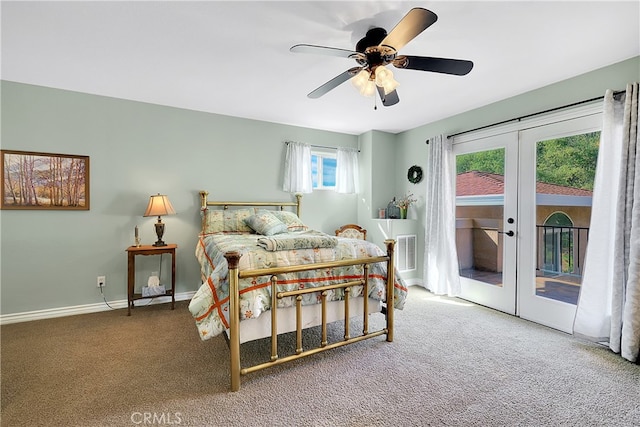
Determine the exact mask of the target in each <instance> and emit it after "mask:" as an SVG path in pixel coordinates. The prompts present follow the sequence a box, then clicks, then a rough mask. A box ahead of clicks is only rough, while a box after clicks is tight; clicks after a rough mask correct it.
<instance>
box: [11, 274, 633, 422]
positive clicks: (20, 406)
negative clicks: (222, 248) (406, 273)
mask: <svg viewBox="0 0 640 427" xmlns="http://www.w3.org/2000/svg"><path fill="white" fill-rule="evenodd" d="M377 322H378V323H379V320H378V321H377ZM340 329H341V328H340V327H335V328H333V329H332V333H333V335H334V337H337V336H339V335H340ZM0 332H1V344H2V353H1V355H2V360H1V362H2V365H1V369H2V376H1V380H2V384H1V385H2V387H1V391H2V413H1V416H2V418H1V425H2V426H7V427H9V426H136V425H185V426H249V425H252V426H293V425H297V426H392V425H393V426H396V425H397V426H634V425H636V426H637V425H640V366H638V365H635V364H631V363H629V362H627V361H625V360H623V359H621V358H619V357H618V356H616V355H614V354H612V353H611V352H610V351H609V350H607V349H605V348H602V347H600V346H598V345H595V344H591V343H588V342H585V341H581V340H578V339H575V338H573V337H571V336H569V335H566V334H563V333H561V332H557V331H554V330H551V329H548V328H545V327H542V326H538V325H535V324H533V323H530V322H526V321H523V320H521V319H518V318H514V317H511V316H508V315H504V314H502V313H498V312H495V311H493V310H489V309H486V308H483V307H478V306H474V305H472V304H469V303H467V302H464V301H461V300H455V299H448V298H438V297H434V296H433V295H431V294H430V293H428V292H426V291H425V290H424V289H422V288H419V287H411V288H410V292H409V300H408V302H407V306H406V307H405V309H404V310H403V311H398V312H396V332H395V341H394V342H393V343H387V342H385V341H384V337H380V338H375V339H373V340H367V341H364V342H361V343H358V344H354V345H350V346H347V347H343V348H340V349H336V350H334V351H331V352H327V353H324V354H319V355H315V356H311V357H308V358H306V359H303V360H301V361H297V362H294V363H292V364H288V365H284V366H281V367H274V368H272V369H269V370H265V371H261V372H257V373H253V374H250V375H249V376H245V377H243V378H242V388H241V389H240V391H239V392H236V393H229V392H228V391H227V390H228V376H229V374H228V349H227V346H226V343H225V340H224V339H223V338H222V337H217V338H214V339H212V340H209V341H206V342H202V341H200V339H199V338H198V335H197V332H196V328H195V325H194V323H193V320H192V318H191V316H190V314H189V312H188V310H187V304H186V303H185V302H182V303H178V304H177V306H176V310H175V311H171V310H169V306H168V305H155V306H149V307H143V308H136V309H135V310H134V311H133V315H132V316H131V317H127V316H126V310H115V311H110V312H102V313H95V314H89V315H79V316H72V317H67V318H59V319H52V320H43V321H35V322H27V323H21V324H13V325H6V326H3V327H2V328H1V331H0ZM307 335H308V337H309V338H307V339H310V340H311V339H316V337H313V336H314V335H317V331H311V332H310V334H307ZM282 341H286V340H282ZM283 344H284V343H283ZM268 349H269V345H268V343H267V342H264V341H263V342H257V343H249V344H245V345H243V346H242V352H243V357H244V358H245V360H250V361H256V360H263V359H265V358H267V357H268ZM283 352H284V350H283ZM282 354H283V353H281V355H282Z"/></svg>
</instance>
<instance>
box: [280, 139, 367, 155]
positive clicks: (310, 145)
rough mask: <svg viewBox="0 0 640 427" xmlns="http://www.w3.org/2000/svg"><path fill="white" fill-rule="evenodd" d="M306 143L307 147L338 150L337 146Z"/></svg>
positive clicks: (287, 142)
mask: <svg viewBox="0 0 640 427" xmlns="http://www.w3.org/2000/svg"><path fill="white" fill-rule="evenodd" d="M290 142H293V141H285V142H284V143H285V144H287V145H289V143H290ZM308 145H309V147H314V148H324V149H327V150H338V148H339V147H328V146H326V145H315V144H308ZM359 152H360V150H358V153H359Z"/></svg>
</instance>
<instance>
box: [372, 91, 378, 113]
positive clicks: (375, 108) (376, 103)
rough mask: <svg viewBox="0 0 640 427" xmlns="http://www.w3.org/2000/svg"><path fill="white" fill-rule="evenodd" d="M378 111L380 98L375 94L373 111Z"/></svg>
mask: <svg viewBox="0 0 640 427" xmlns="http://www.w3.org/2000/svg"><path fill="white" fill-rule="evenodd" d="M377 109H378V97H377V96H376V94H375V93H374V94H373V110H374V111H375V110H377Z"/></svg>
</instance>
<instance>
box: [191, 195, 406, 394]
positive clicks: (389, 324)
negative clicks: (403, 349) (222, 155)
mask: <svg viewBox="0 0 640 427" xmlns="http://www.w3.org/2000/svg"><path fill="white" fill-rule="evenodd" d="M208 194H209V193H208V192H206V191H200V204H201V210H202V211H203V215H202V217H203V227H202V229H203V230H204V221H205V217H206V216H205V215H204V212H205V211H206V210H208V208H209V207H210V206H218V207H222V208H223V209H228V207H230V206H234V207H238V206H254V207H256V206H261V207H271V208H274V207H279V208H280V210H283V209H284V208H285V207H295V208H296V213H297V215H298V217H299V216H300V206H301V199H302V195H300V194H296V201H295V202H217V201H216V202H212V201H208V200H207V196H208ZM385 246H386V249H387V255H386V256H378V257H368V258H359V259H352V260H340V261H331V262H322V263H315V264H304V265H299V266H287V267H275V268H264V269H257V270H244V271H241V270H239V268H238V264H239V261H240V257H241V254H240V253H238V252H235V251H231V252H227V253H226V254H225V258H226V260H227V263H228V264H229V339H228V343H229V350H230V375H231V390H232V391H238V390H239V389H240V377H241V375H247V374H249V373H252V372H256V371H259V370H262V369H265V368H269V367H271V366H275V365H280V364H282V363H286V362H290V361H292V360H296V359H300V358H302V357H306V356H310V355H312V354H316V353H319V352H323V351H326V350H331V349H334V348H337V347H341V346H344V345H347V344H351V343H355V342H359V341H362V340H365V339H369V338H374V337H377V336H380V335H385V334H386V341H388V342H392V341H393V312H394V310H393V308H394V306H393V298H394V283H395V266H394V247H395V240H393V239H388V240H385ZM379 262H385V263H386V264H387V283H386V286H387V288H386V295H387V299H386V301H385V302H386V308H384V309H383V312H384V313H385V320H386V322H385V327H384V328H383V329H380V330H377V331H373V332H372V331H369V314H368V313H369V312H368V301H369V298H367V297H366V296H367V295H368V294H369V292H368V280H369V279H368V271H369V265H370V264H374V263H379ZM352 265H362V266H363V269H364V274H363V278H362V279H359V280H354V281H345V282H343V283H336V284H332V285H325V286H319V287H315V288H308V289H298V290H294V291H287V292H279V291H277V285H278V279H277V275H278V274H284V273H295V272H301V271H310V270H317V269H324V268H333V267H343V266H352ZM259 276H270V278H271V279H270V280H271V310H270V311H271V358H270V361H268V362H265V363H260V364H257V365H254V366H249V367H245V368H243V367H241V364H240V288H239V282H240V279H244V278H249V277H259ZM352 286H363V287H364V289H363V293H362V295H363V296H364V301H363V302H364V309H363V330H362V334H360V335H357V336H355V337H352V336H351V334H350V328H349V323H350V322H349V319H350V317H351V316H350V313H349V293H350V288H351V287H352ZM338 288H343V289H344V295H345V296H344V340H343V341H338V342H334V343H328V341H327V312H326V308H327V307H326V304H327V301H326V295H327V291H328V290H331V289H338ZM310 292H320V293H321V316H322V322H321V343H320V346H319V347H316V348H312V349H309V350H304V349H303V346H302V329H303V328H302V295H303V294H305V293H310ZM292 296H293V297H295V298H296V305H295V313H296V351H295V354H292V355H290V356H286V357H279V356H278V351H277V349H278V323H277V311H278V309H277V305H278V304H277V301H278V299H281V298H285V297H292Z"/></svg>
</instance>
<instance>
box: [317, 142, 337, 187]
mask: <svg viewBox="0 0 640 427" xmlns="http://www.w3.org/2000/svg"><path fill="white" fill-rule="evenodd" d="M311 175H312V177H313V189H314V190H335V188H336V153H321V152H316V151H312V152H311Z"/></svg>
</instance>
